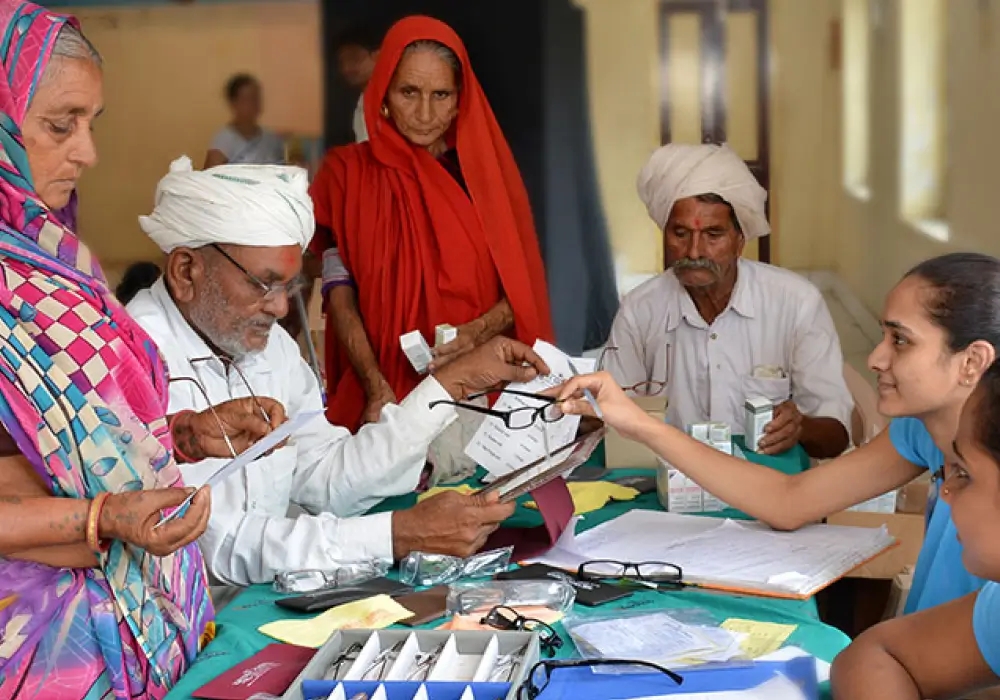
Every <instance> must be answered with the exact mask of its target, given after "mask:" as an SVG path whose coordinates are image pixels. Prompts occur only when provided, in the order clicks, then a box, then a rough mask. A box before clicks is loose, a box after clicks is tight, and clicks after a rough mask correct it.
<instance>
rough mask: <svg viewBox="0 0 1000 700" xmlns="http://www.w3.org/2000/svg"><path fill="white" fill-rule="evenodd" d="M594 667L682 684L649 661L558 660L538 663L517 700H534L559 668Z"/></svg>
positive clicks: (671, 674)
mask: <svg viewBox="0 0 1000 700" xmlns="http://www.w3.org/2000/svg"><path fill="white" fill-rule="evenodd" d="M595 666H605V667H607V666H614V667H618V668H621V669H622V672H623V673H624V672H625V671H627V670H629V669H632V670H633V671H635V670H639V669H641V668H645V669H649V670H651V671H655V672H657V673H662V674H663V675H665V676H666V677H667V678H669V679H670V680H671V681H673V682H674V683H675V684H677V685H681V684H683V683H684V678H683V677H682V676H681V675H680V674H677V673H674V672H673V671H671V670H670V669H669V668H664V667H663V666H659V665H657V664H654V663H652V662H651V661H630V660H628V659H558V660H544V661H539V662H538V663H536V664H535V665H534V666H532V667H531V670H530V671H528V675H527V676H526V677H525V679H524V681H523V682H522V683H521V685H520V686H518V688H517V700H535V698H537V697H538V696H539V695H541V694H542V692H543V691H544V690H545V688H546V687H548V685H549V681H550V680H551V679H552V673H553V671H555V670H556V669H560V668H593V667H595Z"/></svg>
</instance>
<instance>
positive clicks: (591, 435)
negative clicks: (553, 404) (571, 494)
mask: <svg viewBox="0 0 1000 700" xmlns="http://www.w3.org/2000/svg"><path fill="white" fill-rule="evenodd" d="M606 432H607V427H606V426H605V424H604V422H603V421H598V420H590V421H586V422H584V421H581V423H580V430H579V432H578V433H577V436H576V438H574V439H573V441H572V442H568V443H566V444H565V445H563V446H562V447H560V448H559V449H556V450H553V451H552V454H551V459H552V460H555V459H557V458H558V459H561V461H558V462H553V465H552V466H551V467H550V468H548V469H545V468H544V467H545V464H546V461H547V460H548V459H549V457H548V456H543V457H540V458H539V459H536V460H535V461H534V462H531V463H530V464H526V465H525V466H523V467H521V468H520V469H516V470H514V471H512V472H511V473H509V474H505V475H504V476H502V477H500V478H499V479H497V480H496V481H493V482H492V483H490V484H489V485H488V486H486V487H484V488H482V489H480V490H479V491H477V492H476V493H478V494H482V495H486V494H490V493H499V494H500V502H501V503H510V502H512V501H516V500H517V499H518V498H520V497H521V496H523V495H525V494H526V493H530V492H531V491H534V490H535V489H538V488H541V487H542V486H545V485H546V484H548V483H549V482H550V481H552V480H553V479H556V478H558V477H560V476H562V475H563V474H567V473H568V472H571V471H572V470H574V469H576V468H577V467H579V466H580V465H582V464H583V463H584V462H586V461H587V460H588V459H590V455H592V454H593V453H594V450H595V449H596V448H597V446H598V445H599V444H600V443H601V440H603V439H604V435H605V433H606Z"/></svg>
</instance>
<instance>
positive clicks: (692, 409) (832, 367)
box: [605, 259, 854, 433]
mask: <svg viewBox="0 0 1000 700" xmlns="http://www.w3.org/2000/svg"><path fill="white" fill-rule="evenodd" d="M608 346H609V347H610V346H614V347H617V348H618V350H617V351H608V352H607V354H606V355H605V367H606V368H607V369H608V370H609V371H610V372H611V374H612V375H614V377H615V378H616V379H617V380H618V382H619V383H621V385H622V386H632V385H634V384H637V383H639V382H643V381H647V380H656V381H663V380H666V381H667V389H666V391H667V396H668V404H669V405H668V409H667V421H668V422H669V423H670V424H671V425H674V426H677V427H678V428H684V427H685V426H687V425H689V424H691V423H697V422H703V421H708V420H712V421H722V422H725V423H728V424H729V425H730V426H731V427H732V428H733V432H734V433H742V432H743V403H744V401H745V400H746V399H747V398H748V397H751V396H765V397H767V398H769V399H771V400H772V401H774V402H776V403H778V402H782V401H786V400H787V399H788V398H792V399H793V400H794V401H795V403H796V405H797V406H798V407H799V410H800V411H801V412H802V414H803V415H806V416H812V417H821V416H822V417H829V418H836V419H837V420H838V421H840V423H841V424H842V425H843V426H844V428H845V429H846V430H848V431H850V426H851V411H852V410H853V407H854V401H853V399H852V398H851V393H850V391H849V390H848V389H847V384H846V383H845V381H844V358H843V354H842V353H841V349H840V339H839V338H838V336H837V330H836V328H835V327H834V325H833V319H832V318H831V316H830V311H829V310H828V309H827V308H826V303H825V302H824V301H823V296H822V295H821V294H820V292H819V290H818V289H816V287H815V286H813V285H812V283H810V282H809V281H808V280H806V279H805V278H803V277H801V276H799V275H797V274H795V273H794V272H790V271H789V270H784V269H782V268H779V267H774V266H771V265H766V264H763V263H758V262H754V261H750V260H743V259H741V260H740V261H739V267H738V271H737V279H736V287H735V288H734V289H733V295H732V298H731V300H730V302H729V306H727V307H726V309H725V310H724V311H723V312H722V313H721V314H719V316H718V317H717V318H716V319H715V321H714V322H712V324H711V325H710V324H708V323H706V322H705V320H704V319H703V318H702V317H701V314H700V313H699V312H698V309H697V308H696V307H695V304H694V301H693V300H692V299H691V296H690V294H688V292H687V290H685V289H684V287H683V285H681V283H680V281H678V279H677V277H676V275H674V273H673V272H672V271H667V272H664V273H662V274H660V275H657V276H656V277H654V278H653V279H651V280H649V281H648V282H645V283H644V284H642V285H641V286H639V287H638V288H636V289H635V290H633V291H632V292H631V293H630V294H628V295H627V296H626V297H625V299H624V300H623V301H622V305H621V309H620V310H619V311H618V315H617V316H616V317H615V322H614V325H613V327H612V329H611V337H610V339H609V340H608ZM761 365H772V366H777V367H780V368H781V369H782V370H784V374H785V377H784V378H783V379H758V378H755V377H753V376H752V374H753V369H754V368H755V367H758V366H761Z"/></svg>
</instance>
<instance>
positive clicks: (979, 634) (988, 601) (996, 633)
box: [972, 581, 1000, 676]
mask: <svg viewBox="0 0 1000 700" xmlns="http://www.w3.org/2000/svg"><path fill="white" fill-rule="evenodd" d="M972 631H973V633H974V634H975V635H976V644H977V645H978V646H979V651H980V653H981V654H982V655H983V659H985V660H986V664H987V665H988V666H989V667H990V668H991V669H992V670H993V673H995V674H996V675H998V676H1000V584H998V583H996V582H995V581H989V582H988V583H987V584H986V585H985V586H983V590H981V591H979V595H978V596H976V607H975V609H974V610H973V612H972Z"/></svg>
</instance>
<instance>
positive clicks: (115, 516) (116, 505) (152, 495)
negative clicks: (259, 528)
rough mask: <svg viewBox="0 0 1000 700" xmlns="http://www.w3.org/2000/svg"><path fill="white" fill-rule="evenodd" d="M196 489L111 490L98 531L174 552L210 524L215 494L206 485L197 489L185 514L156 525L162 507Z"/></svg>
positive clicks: (157, 553) (147, 547) (149, 548)
mask: <svg viewBox="0 0 1000 700" xmlns="http://www.w3.org/2000/svg"><path fill="white" fill-rule="evenodd" d="M193 491H194V489H192V488H187V489H176V488H171V489H151V490H149V491H127V492H125V493H115V494H111V495H110V496H108V500H107V501H105V503H104V510H102V511H101V521H100V523H98V530H97V532H98V535H99V536H100V537H101V538H102V539H115V540H124V541H125V542H128V543H129V544H134V545H135V546H137V547H141V548H143V549H145V550H146V551H147V552H149V553H150V554H153V555H155V556H158V557H162V556H166V555H167V554H172V553H173V552H176V551H177V550H178V549H180V548H181V547H183V546H185V545H187V544H190V543H191V542H194V541H195V540H196V539H198V538H199V537H200V536H201V535H202V533H204V532H205V528H206V527H208V516H209V513H210V512H211V504H212V498H211V494H210V493H209V490H208V488H206V487H202V488H201V489H199V490H198V495H196V496H195V497H194V498H193V499H192V500H191V504H190V506H188V509H187V512H186V513H184V515H183V516H181V517H177V518H174V519H173V520H171V521H170V522H169V523H167V524H165V525H163V526H162V527H155V525H156V523H158V522H160V520H161V519H162V517H163V513H162V511H163V510H166V509H168V508H173V507H175V506H178V505H180V504H181V503H182V502H183V501H184V499H185V498H187V497H188V496H189V495H191V493H192V492H193Z"/></svg>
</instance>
